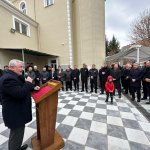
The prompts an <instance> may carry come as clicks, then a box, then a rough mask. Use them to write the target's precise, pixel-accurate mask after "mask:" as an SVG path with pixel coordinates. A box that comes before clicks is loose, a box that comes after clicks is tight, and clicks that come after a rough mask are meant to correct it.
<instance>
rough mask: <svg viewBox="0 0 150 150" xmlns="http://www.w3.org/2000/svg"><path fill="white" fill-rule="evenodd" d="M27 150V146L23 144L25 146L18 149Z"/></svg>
mask: <svg viewBox="0 0 150 150" xmlns="http://www.w3.org/2000/svg"><path fill="white" fill-rule="evenodd" d="M27 148H28V145H27V144H25V145H23V146H21V149H20V150H26V149H27Z"/></svg>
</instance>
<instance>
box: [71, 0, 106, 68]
mask: <svg viewBox="0 0 150 150" xmlns="http://www.w3.org/2000/svg"><path fill="white" fill-rule="evenodd" d="M104 8H105V2H104V0H94V1H93V0H86V1H85V0H74V1H73V4H72V9H73V16H72V19H73V43H74V44H73V45H74V50H75V51H74V61H75V63H76V64H77V65H78V66H81V65H82V64H83V63H86V64H87V65H88V66H91V65H92V64H93V63H94V64H96V65H97V67H99V66H100V65H101V64H102V63H103V62H104V60H105V10H104Z"/></svg>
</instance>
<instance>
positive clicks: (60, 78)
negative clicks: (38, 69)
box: [57, 66, 65, 91]
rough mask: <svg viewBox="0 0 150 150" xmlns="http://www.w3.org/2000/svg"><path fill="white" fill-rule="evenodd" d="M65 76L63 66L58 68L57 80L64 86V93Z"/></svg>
mask: <svg viewBox="0 0 150 150" xmlns="http://www.w3.org/2000/svg"><path fill="white" fill-rule="evenodd" d="M64 78H65V75H64V71H63V69H62V68H61V66H58V70H57V80H58V81H60V82H61V84H62V90H63V91H64V80H65V79H64Z"/></svg>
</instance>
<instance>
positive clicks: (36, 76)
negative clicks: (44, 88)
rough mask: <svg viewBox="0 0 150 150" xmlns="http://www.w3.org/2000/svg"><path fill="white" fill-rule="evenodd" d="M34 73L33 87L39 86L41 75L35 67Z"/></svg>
mask: <svg viewBox="0 0 150 150" xmlns="http://www.w3.org/2000/svg"><path fill="white" fill-rule="evenodd" d="M34 73H35V86H39V85H40V77H41V74H40V71H39V70H38V68H37V66H34Z"/></svg>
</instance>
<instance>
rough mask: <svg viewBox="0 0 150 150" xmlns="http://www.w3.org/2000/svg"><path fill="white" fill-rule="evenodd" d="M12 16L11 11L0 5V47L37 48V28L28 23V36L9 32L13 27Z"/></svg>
mask: <svg viewBox="0 0 150 150" xmlns="http://www.w3.org/2000/svg"><path fill="white" fill-rule="evenodd" d="M12 16H13V14H12V13H10V12H9V11H8V10H6V9H5V8H3V7H0V29H2V30H0V36H1V38H0V48H27V49H33V50H38V34H37V28H36V27H34V26H32V25H31V24H30V32H31V36H30V37H28V36H25V35H23V34H20V33H18V32H15V33H11V32H10V29H11V28H13V18H12ZM18 18H19V17H18ZM19 19H20V18H19Z"/></svg>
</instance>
